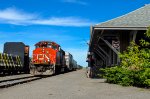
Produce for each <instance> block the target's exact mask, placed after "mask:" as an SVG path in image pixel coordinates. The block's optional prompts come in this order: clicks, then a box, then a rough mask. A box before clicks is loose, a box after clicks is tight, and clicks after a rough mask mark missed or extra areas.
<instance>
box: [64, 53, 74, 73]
mask: <svg viewBox="0 0 150 99" xmlns="http://www.w3.org/2000/svg"><path fill="white" fill-rule="evenodd" d="M65 60H66V66H67V71H72V70H73V56H72V55H71V54H70V53H69V52H65Z"/></svg>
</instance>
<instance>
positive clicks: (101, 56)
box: [87, 4, 150, 68]
mask: <svg viewBox="0 0 150 99" xmlns="http://www.w3.org/2000/svg"><path fill="white" fill-rule="evenodd" d="M149 26H150V4H147V5H144V6H143V7H141V8H139V9H137V10H135V11H132V12H130V13H128V14H125V15H122V16H120V17H117V18H114V19H112V20H108V21H106V22H103V23H100V24H96V25H94V26H91V31H90V42H89V52H88V55H87V62H88V66H89V67H95V68H104V67H111V66H115V65H118V64H119V63H120V59H119V56H118V55H119V52H121V53H122V52H123V51H125V50H126V48H127V47H128V46H129V44H130V42H131V41H135V42H136V43H137V44H139V40H140V39H141V38H144V33H145V32H146V30H147V29H148V27H149Z"/></svg>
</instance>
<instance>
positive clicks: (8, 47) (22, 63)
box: [0, 42, 29, 74]
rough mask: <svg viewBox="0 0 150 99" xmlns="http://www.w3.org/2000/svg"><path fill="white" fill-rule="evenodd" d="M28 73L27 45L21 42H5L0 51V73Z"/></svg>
mask: <svg viewBox="0 0 150 99" xmlns="http://www.w3.org/2000/svg"><path fill="white" fill-rule="evenodd" d="M18 72H20V73H21V72H23V73H29V46H27V45H25V44H24V43H22V42H6V43H5V44H4V50H3V53H0V73H3V74H4V73H18Z"/></svg>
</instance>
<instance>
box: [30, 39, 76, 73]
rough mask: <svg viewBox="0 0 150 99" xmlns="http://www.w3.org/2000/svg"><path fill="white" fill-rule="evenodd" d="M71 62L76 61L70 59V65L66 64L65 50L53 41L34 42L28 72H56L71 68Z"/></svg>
mask: <svg viewBox="0 0 150 99" xmlns="http://www.w3.org/2000/svg"><path fill="white" fill-rule="evenodd" d="M66 55H68V54H66ZM72 64H77V63H76V61H72V63H71V64H70V65H67V64H66V58H65V51H63V50H62V49H61V47H60V45H58V44H57V43H55V42H53V41H40V42H38V43H36V44H35V49H34V50H33V54H32V60H31V66H30V73H31V74H33V75H42V74H44V75H49V74H58V73H61V72H66V71H68V70H72V69H73V68H72V67H73V65H72ZM70 66H71V68H70ZM74 66H77V65H74Z"/></svg>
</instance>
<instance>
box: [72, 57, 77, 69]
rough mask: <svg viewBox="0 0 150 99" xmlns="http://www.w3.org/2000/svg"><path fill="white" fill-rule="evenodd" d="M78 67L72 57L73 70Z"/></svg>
mask: <svg viewBox="0 0 150 99" xmlns="http://www.w3.org/2000/svg"><path fill="white" fill-rule="evenodd" d="M77 68H78V65H77V62H76V61H75V60H74V59H73V68H72V69H73V70H76V69H77Z"/></svg>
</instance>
